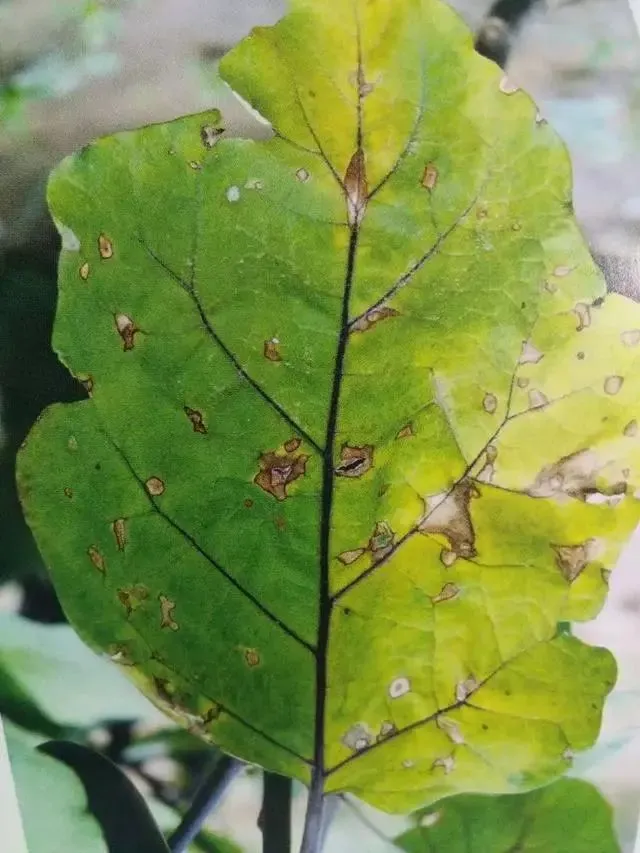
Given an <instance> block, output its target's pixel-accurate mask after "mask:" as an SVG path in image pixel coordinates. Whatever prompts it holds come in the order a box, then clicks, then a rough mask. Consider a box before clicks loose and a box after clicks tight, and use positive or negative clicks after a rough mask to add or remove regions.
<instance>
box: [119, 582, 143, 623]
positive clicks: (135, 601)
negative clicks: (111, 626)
mask: <svg viewBox="0 0 640 853" xmlns="http://www.w3.org/2000/svg"><path fill="white" fill-rule="evenodd" d="M116 594H117V596H118V601H119V602H120V604H121V605H122V606H123V607H124V609H125V610H126V611H127V616H131V614H132V613H134V612H135V611H136V610H137V609H138V607H141V606H142V605H143V604H144V603H145V601H147V599H148V598H149V589H148V588H147V587H146V586H145V585H144V584H142V583H137V584H133V585H132V586H123V587H120V588H119V589H118V590H117V592H116Z"/></svg>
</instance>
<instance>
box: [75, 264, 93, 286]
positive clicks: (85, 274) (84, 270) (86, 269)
mask: <svg viewBox="0 0 640 853" xmlns="http://www.w3.org/2000/svg"><path fill="white" fill-rule="evenodd" d="M90 271H91V267H90V266H89V261H85V262H84V263H83V264H82V266H81V267H80V269H79V270H78V275H79V276H80V278H81V279H82V280H83V281H86V280H87V279H88V278H89V273H90Z"/></svg>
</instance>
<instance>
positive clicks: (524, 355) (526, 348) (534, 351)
mask: <svg viewBox="0 0 640 853" xmlns="http://www.w3.org/2000/svg"><path fill="white" fill-rule="evenodd" d="M543 358H544V353H541V352H540V350H539V349H538V348H537V347H536V346H535V345H534V344H533V343H532V342H531V341H525V342H524V343H523V344H522V352H521V354H520V361H519V362H518V363H519V364H538V363H539V362H540V361H542V359H543Z"/></svg>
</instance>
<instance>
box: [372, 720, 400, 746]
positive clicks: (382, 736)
mask: <svg viewBox="0 0 640 853" xmlns="http://www.w3.org/2000/svg"><path fill="white" fill-rule="evenodd" d="M397 733H398V727H397V726H396V724H395V723H394V722H392V721H391V720H383V721H382V724H381V725H380V731H379V732H378V734H377V735H376V743H381V742H382V741H383V740H387V738H390V737H392V736H393V735H395V734H397Z"/></svg>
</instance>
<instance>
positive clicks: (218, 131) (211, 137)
mask: <svg viewBox="0 0 640 853" xmlns="http://www.w3.org/2000/svg"><path fill="white" fill-rule="evenodd" d="M223 133H224V129H223V128H221V127H214V126H213V125H212V124H203V125H202V127H201V128H200V139H201V140H202V144H203V145H204V147H205V148H213V147H214V145H215V144H216V142H217V141H218V140H219V139H220V137H221V136H222V134H223Z"/></svg>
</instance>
